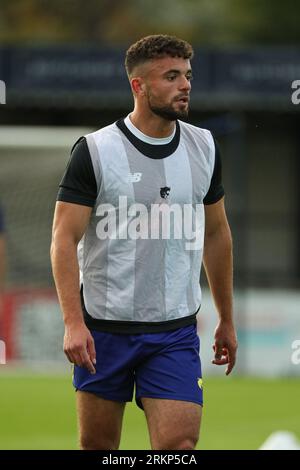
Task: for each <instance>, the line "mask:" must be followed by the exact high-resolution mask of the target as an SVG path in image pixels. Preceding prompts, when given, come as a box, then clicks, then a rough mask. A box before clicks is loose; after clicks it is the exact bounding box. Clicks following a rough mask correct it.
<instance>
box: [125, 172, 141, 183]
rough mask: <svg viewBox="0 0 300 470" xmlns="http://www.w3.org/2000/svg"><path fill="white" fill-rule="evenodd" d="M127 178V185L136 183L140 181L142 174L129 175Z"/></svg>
mask: <svg viewBox="0 0 300 470" xmlns="http://www.w3.org/2000/svg"><path fill="white" fill-rule="evenodd" d="M127 178H128V183H138V181H141V178H142V173H129V175H128V177H127Z"/></svg>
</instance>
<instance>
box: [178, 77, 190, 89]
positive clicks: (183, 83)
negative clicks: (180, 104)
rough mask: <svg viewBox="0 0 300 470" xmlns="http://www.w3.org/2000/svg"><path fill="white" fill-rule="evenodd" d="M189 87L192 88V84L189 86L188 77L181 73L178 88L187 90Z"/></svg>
mask: <svg viewBox="0 0 300 470" xmlns="http://www.w3.org/2000/svg"><path fill="white" fill-rule="evenodd" d="M191 88H192V86H191V82H190V80H188V79H187V78H186V76H185V75H183V76H182V79H181V81H180V86H179V89H180V90H185V91H189V90H190V89H191Z"/></svg>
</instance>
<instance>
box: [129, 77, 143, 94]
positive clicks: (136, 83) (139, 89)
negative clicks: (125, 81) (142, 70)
mask: <svg viewBox="0 0 300 470" xmlns="http://www.w3.org/2000/svg"><path fill="white" fill-rule="evenodd" d="M131 87H132V90H133V92H134V93H135V94H136V95H144V94H145V89H146V85H145V83H143V82H142V80H141V79H140V78H139V77H138V78H133V79H132V80H131Z"/></svg>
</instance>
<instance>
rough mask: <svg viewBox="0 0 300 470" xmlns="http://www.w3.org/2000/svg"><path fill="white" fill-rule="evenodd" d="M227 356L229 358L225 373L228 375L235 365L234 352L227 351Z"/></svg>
mask: <svg viewBox="0 0 300 470" xmlns="http://www.w3.org/2000/svg"><path fill="white" fill-rule="evenodd" d="M228 358H229V361H228V367H227V369H226V372H225V374H226V375H229V374H230V372H231V371H232V369H233V368H234V366H235V360H236V353H235V352H234V351H228Z"/></svg>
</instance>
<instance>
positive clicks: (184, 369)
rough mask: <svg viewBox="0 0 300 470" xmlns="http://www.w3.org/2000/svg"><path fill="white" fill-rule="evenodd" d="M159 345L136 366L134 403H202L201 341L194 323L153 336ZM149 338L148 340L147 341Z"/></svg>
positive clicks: (140, 404) (139, 404)
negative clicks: (150, 401) (169, 401)
mask: <svg viewBox="0 0 300 470" xmlns="http://www.w3.org/2000/svg"><path fill="white" fill-rule="evenodd" d="M154 340H156V342H157V344H158V346H157V347H156V349H155V350H154V352H153V353H152V354H151V355H149V356H148V357H146V358H145V359H144V360H143V361H142V362H141V363H140V364H139V366H138V367H137V368H136V371H135V381H136V402H137V404H138V406H140V407H141V408H142V400H141V398H146V397H147V398H156V399H165V400H177V401H183V402H192V403H195V404H198V405H202V404H203V387H202V372H201V361H200V356H199V348H200V340H199V337H198V335H197V330H196V326H195V325H190V326H188V327H184V328H181V329H179V330H176V331H172V332H168V333H167V334H164V335H160V336H159V335H154V336H153V338H152V341H154ZM149 341H150V340H149Z"/></svg>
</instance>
